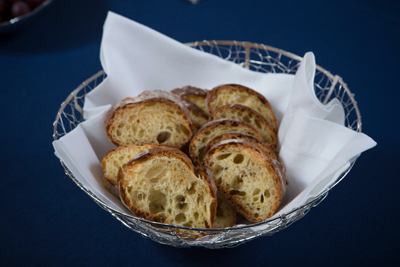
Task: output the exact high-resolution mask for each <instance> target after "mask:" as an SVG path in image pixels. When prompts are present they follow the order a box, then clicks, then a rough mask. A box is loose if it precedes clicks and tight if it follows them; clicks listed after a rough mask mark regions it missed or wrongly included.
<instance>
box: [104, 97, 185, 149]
mask: <svg viewBox="0 0 400 267" xmlns="http://www.w3.org/2000/svg"><path fill="white" fill-rule="evenodd" d="M107 133H108V135H109V137H110V140H111V141H112V142H113V143H114V144H116V145H128V144H136V145H141V144H143V143H153V144H162V145H165V146H170V147H177V148H180V147H182V146H183V145H184V144H185V143H187V142H189V141H190V138H191V137H192V130H191V126H190V123H189V118H188V116H187V115H186V113H185V112H183V111H182V110H181V109H180V108H179V107H178V106H176V105H172V104H170V103H169V102H166V101H162V102H161V101H146V102H141V103H135V104H132V105H126V106H124V107H121V108H119V109H117V110H116V111H115V113H114V115H113V117H112V118H111V119H110V123H109V125H107Z"/></svg>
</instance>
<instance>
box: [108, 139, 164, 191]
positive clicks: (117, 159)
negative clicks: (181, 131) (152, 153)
mask: <svg viewBox="0 0 400 267" xmlns="http://www.w3.org/2000/svg"><path fill="white" fill-rule="evenodd" d="M156 146H157V145H154V144H144V145H141V146H137V145H127V146H119V147H117V148H114V149H112V150H110V151H109V152H108V153H107V154H105V155H104V157H103V160H102V161H101V167H102V170H103V173H104V176H103V180H104V183H105V187H106V188H107V189H108V190H109V191H110V192H111V193H112V194H113V195H114V196H116V197H118V198H119V195H118V189H117V176H118V170H119V168H124V167H125V166H126V164H127V163H128V162H129V161H130V160H131V159H132V158H133V157H134V156H136V155H137V154H139V153H141V152H143V151H146V150H147V149H150V148H153V147H156Z"/></svg>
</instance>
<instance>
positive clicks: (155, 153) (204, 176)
mask: <svg viewBox="0 0 400 267" xmlns="http://www.w3.org/2000/svg"><path fill="white" fill-rule="evenodd" d="M164 155H167V156H172V157H174V158H176V159H179V160H180V161H181V162H183V163H184V164H185V165H186V166H187V167H188V168H189V171H190V172H192V173H193V175H195V172H194V167H193V164H192V163H191V161H190V159H189V158H188V157H187V156H186V155H185V154H184V153H183V152H181V151H180V150H178V149H175V148H170V147H165V146H158V147H154V148H151V149H149V150H146V151H144V152H142V153H140V154H138V155H136V156H135V157H134V158H133V159H132V160H130V161H129V162H128V164H127V166H126V167H125V169H124V170H123V169H122V168H120V169H119V173H118V191H119V196H120V199H121V201H122V203H123V204H124V205H125V206H126V207H127V208H128V209H130V210H131V211H132V212H133V213H134V214H135V215H137V216H139V217H142V218H144V219H146V220H150V221H155V222H161V223H168V222H166V221H165V219H164V218H163V217H162V216H159V215H158V214H152V213H150V212H147V211H145V210H142V209H141V208H139V207H136V206H135V205H134V204H133V203H132V202H131V201H130V197H129V196H128V195H127V193H126V190H125V188H126V187H127V185H128V184H127V181H126V180H125V179H124V172H125V170H126V169H132V170H133V169H135V168H137V167H136V166H139V165H140V163H141V162H142V161H146V160H149V159H153V158H156V157H162V156H164ZM199 174H200V175H199V176H197V178H198V179H200V180H202V181H203V182H204V183H205V184H206V185H207V186H208V189H209V193H210V197H211V198H212V202H211V205H210V211H211V218H210V221H209V222H207V221H205V228H212V224H213V222H214V220H215V213H216V207H217V197H216V185H215V183H214V181H213V178H212V172H211V171H210V170H208V169H207V168H205V167H203V168H201V170H200V172H199ZM197 237H200V236H197Z"/></svg>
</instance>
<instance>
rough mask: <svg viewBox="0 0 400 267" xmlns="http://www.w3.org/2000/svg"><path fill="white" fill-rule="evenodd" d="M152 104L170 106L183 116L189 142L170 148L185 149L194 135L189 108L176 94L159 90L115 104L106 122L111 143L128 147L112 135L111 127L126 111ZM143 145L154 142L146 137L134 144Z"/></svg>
mask: <svg viewBox="0 0 400 267" xmlns="http://www.w3.org/2000/svg"><path fill="white" fill-rule="evenodd" d="M152 102H155V103H166V104H167V105H169V106H170V107H171V109H176V110H177V112H179V113H181V114H182V116H183V120H184V121H183V122H182V123H183V124H185V126H186V129H187V131H188V137H187V138H186V139H187V140H185V141H184V142H183V143H180V144H173V145H172V144H171V145H170V146H171V147H176V148H180V147H183V146H184V145H185V144H187V143H189V142H190V139H191V137H192V135H193V133H192V122H191V120H190V116H189V111H188V109H187V107H186V106H185V105H183V104H182V103H181V102H180V101H179V98H177V96H175V95H174V94H172V93H169V92H165V91H159V90H155V91H145V92H143V93H142V94H140V95H139V96H137V97H135V98H132V97H127V98H125V99H123V100H121V101H119V102H117V103H115V104H114V106H113V107H112V108H111V109H110V111H109V112H108V115H107V119H106V121H105V124H106V126H105V129H106V133H107V136H108V138H109V139H110V141H111V142H112V143H113V144H115V145H117V146H120V145H127V143H123V142H122V141H120V140H117V139H116V138H115V137H114V136H113V135H112V133H111V127H112V125H113V124H114V123H115V121H116V118H117V117H118V115H120V114H123V113H124V112H125V110H127V109H134V108H135V107H137V106H140V105H145V104H146V103H152ZM160 116H162V114H160ZM126 123H127V124H128V125H131V124H136V125H137V124H139V123H140V119H136V120H135V121H132V122H126ZM147 138H149V137H147ZM152 138H153V137H152ZM149 139H150V138H149ZM143 143H153V141H152V140H146V137H144V138H143V141H142V142H140V143H134V144H135V145H141V144H143ZM128 144H131V143H128ZM155 144H157V143H155Z"/></svg>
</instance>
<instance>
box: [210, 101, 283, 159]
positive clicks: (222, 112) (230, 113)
mask: <svg viewBox="0 0 400 267" xmlns="http://www.w3.org/2000/svg"><path fill="white" fill-rule="evenodd" d="M218 119H239V120H242V121H245V122H247V123H249V124H250V125H252V126H254V128H256V129H257V130H258V131H259V132H260V134H261V136H262V138H263V141H264V142H265V143H267V144H268V145H269V146H270V147H271V148H272V149H273V150H274V151H276V133H275V131H274V130H273V129H272V127H271V125H270V124H269V122H268V121H267V120H266V119H265V118H264V117H263V116H261V114H260V113H258V112H257V111H255V110H254V109H252V108H250V107H248V106H244V105H241V104H231V105H225V106H221V107H219V108H217V109H215V110H214V111H213V113H211V115H210V119H209V120H210V121H212V120H218Z"/></svg>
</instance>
